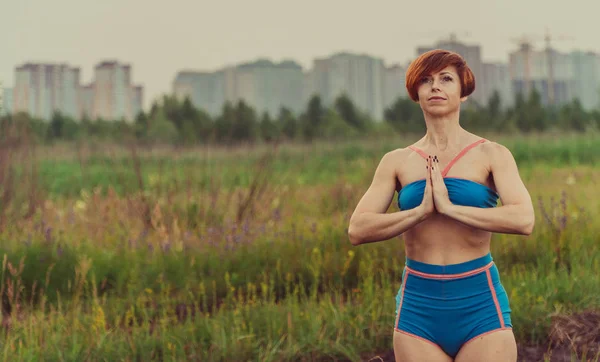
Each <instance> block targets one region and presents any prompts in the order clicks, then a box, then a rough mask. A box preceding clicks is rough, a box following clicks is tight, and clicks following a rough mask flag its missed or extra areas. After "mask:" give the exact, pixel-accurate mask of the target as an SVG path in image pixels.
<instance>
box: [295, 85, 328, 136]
mask: <svg viewBox="0 0 600 362" xmlns="http://www.w3.org/2000/svg"><path fill="white" fill-rule="evenodd" d="M300 119H301V127H302V135H303V136H304V139H305V140H306V141H312V140H313V139H314V138H315V136H316V135H317V134H318V133H319V131H320V130H321V127H322V125H323V122H324V121H325V107H323V104H322V103H321V97H319V96H318V95H313V96H312V97H311V98H310V100H309V101H308V106H307V109H306V113H304V114H303V115H302V117H301V118H300Z"/></svg>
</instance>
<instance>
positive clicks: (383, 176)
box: [348, 150, 433, 245]
mask: <svg viewBox="0 0 600 362" xmlns="http://www.w3.org/2000/svg"><path fill="white" fill-rule="evenodd" d="M395 152H399V150H397V151H392V152H388V153H386V154H385V155H384V156H383V157H382V159H381V161H380V163H379V166H377V170H376V171H375V175H374V177H373V181H372V182H371V186H369V189H368V190H367V192H366V193H365V194H364V195H363V197H362V198H361V200H360V202H359V203H358V205H357V206H356V209H355V210H354V213H353V214H352V217H351V218H350V225H349V227H348V236H349V238H350V242H351V243H352V245H360V244H366V243H372V242H377V241H382V240H388V239H391V238H393V237H395V236H398V235H400V234H402V233H403V232H405V231H406V230H407V229H410V228H411V227H413V226H414V225H416V224H418V223H420V222H421V221H423V220H425V219H426V218H427V217H428V216H429V215H430V214H431V213H432V212H433V199H431V197H430V198H429V199H430V201H431V207H426V205H423V204H421V205H420V206H418V207H416V208H414V209H411V210H402V211H397V212H393V213H387V210H388V208H389V206H390V203H391V201H392V197H393V196H394V191H395V189H396V179H397V176H396V171H395V170H396V165H397V164H398V161H397V160H398V155H397V154H395ZM429 186H430V185H429ZM430 188H431V186H430V187H429V191H430ZM426 191H427V190H426ZM430 192H431V191H430ZM428 209H430V210H431V211H427V210H428Z"/></svg>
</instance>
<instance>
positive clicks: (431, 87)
mask: <svg viewBox="0 0 600 362" xmlns="http://www.w3.org/2000/svg"><path fill="white" fill-rule="evenodd" d="M460 92H461V87H460V78H459V76H458V73H457V71H456V68H455V67H454V66H448V67H446V68H444V69H442V70H440V71H439V72H437V73H434V74H429V75H424V76H423V78H421V80H420V81H419V86H418V89H417V94H418V95H419V104H420V105H421V108H422V109H423V111H424V112H427V113H429V114H432V115H436V116H443V115H445V114H448V113H452V112H456V111H457V110H458V108H459V107H460V104H461V103H462V102H464V101H466V100H467V97H462V98H461V96H460Z"/></svg>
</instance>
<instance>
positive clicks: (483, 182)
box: [396, 136, 497, 265]
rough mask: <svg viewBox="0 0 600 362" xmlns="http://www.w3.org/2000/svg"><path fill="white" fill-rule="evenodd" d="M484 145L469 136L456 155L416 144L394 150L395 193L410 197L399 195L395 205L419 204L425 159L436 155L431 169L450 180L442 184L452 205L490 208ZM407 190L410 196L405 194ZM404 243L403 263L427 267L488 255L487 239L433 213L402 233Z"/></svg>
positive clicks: (491, 192)
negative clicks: (395, 160) (404, 260)
mask: <svg viewBox="0 0 600 362" xmlns="http://www.w3.org/2000/svg"><path fill="white" fill-rule="evenodd" d="M488 142H489V141H486V140H483V139H481V138H480V137H477V136H474V137H470V138H469V139H468V140H467V142H465V143H464V144H463V145H462V146H461V147H460V148H459V149H451V150H450V149H449V150H445V151H433V150H430V149H426V148H422V147H419V143H420V142H417V143H416V144H415V146H413V148H408V147H407V148H405V149H401V150H398V152H397V158H398V163H397V167H396V177H397V187H396V189H397V190H396V191H399V192H403V191H407V192H412V193H413V195H406V194H404V195H402V196H403V197H402V198H401V199H400V200H402V199H404V200H405V203H406V204H409V203H408V202H406V201H407V200H409V199H412V200H411V201H412V203H411V204H410V205H408V206H407V207H410V208H412V207H415V206H417V205H418V204H420V202H421V200H422V192H423V191H422V190H423V188H424V181H423V180H424V179H425V177H426V175H427V172H428V171H427V169H426V168H425V166H426V165H427V161H426V157H427V155H431V156H434V155H435V156H437V158H438V159H439V163H437V164H435V166H436V167H438V166H439V167H440V169H441V170H444V171H446V174H444V178H454V179H453V180H451V181H449V180H446V182H447V183H452V184H451V185H448V186H447V187H448V191H449V192H450V193H451V200H453V199H454V203H458V204H461V203H462V202H464V203H465V204H469V203H471V204H472V205H471V206H475V207H478V206H477V205H478V204H482V206H481V207H483V205H485V204H486V203H487V204H488V206H487V207H489V204H491V202H490V200H493V201H495V200H497V194H496V190H495V186H494V182H493V178H492V176H491V172H490V170H491V169H490V162H489V157H488V156H487V153H486V143H488ZM461 151H462V152H461ZM457 156H458V157H457ZM411 184H413V185H411ZM419 184H420V185H419ZM407 186H409V187H407ZM414 186H418V187H416V188H417V189H418V188H419V186H420V190H421V193H419V191H416V190H414V189H415V187H414ZM401 188H406V190H401ZM411 188H412V189H413V190H409V189H411ZM407 196H410V197H407ZM415 196H416V197H415ZM396 200H399V199H396ZM402 209H404V208H402ZM403 239H404V242H405V249H406V256H407V257H408V258H410V259H413V260H418V261H421V262H424V263H429V264H438V265H448V264H457V263H462V262H465V261H468V260H472V259H475V258H478V257H480V256H482V255H485V254H487V253H488V252H489V249H490V240H491V233H490V232H488V231H484V230H481V229H477V228H473V227H470V226H468V225H465V224H463V223H461V222H459V221H456V220H454V219H451V218H450V217H447V216H444V215H441V214H438V213H437V212H436V213H434V214H433V215H431V216H430V217H429V218H427V219H426V220H424V221H423V222H421V223H419V224H418V225H416V226H414V227H413V228H411V229H409V230H407V231H406V232H404V234H403Z"/></svg>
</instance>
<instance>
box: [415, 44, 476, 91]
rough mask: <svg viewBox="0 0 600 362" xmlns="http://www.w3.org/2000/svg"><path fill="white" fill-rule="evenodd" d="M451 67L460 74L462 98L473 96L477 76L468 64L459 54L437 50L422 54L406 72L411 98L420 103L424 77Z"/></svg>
mask: <svg viewBox="0 0 600 362" xmlns="http://www.w3.org/2000/svg"><path fill="white" fill-rule="evenodd" d="M449 66H454V67H455V68H456V71H457V72H458V76H459V78H460V89H461V90H460V96H461V98H462V97H466V96H469V95H471V93H473V91H474V90H475V76H474V75H473V72H472V71H471V68H469V66H468V65H467V62H465V60H464V59H463V57H461V56H460V55H459V54H457V53H454V52H451V51H448V50H443V49H435V50H430V51H428V52H426V53H423V54H421V55H420V56H419V57H418V58H417V59H415V60H414V61H413V62H412V63H411V64H410V66H409V67H408V69H407V70H406V90H407V91H408V95H409V96H410V98H411V99H412V100H413V101H415V102H418V101H419V94H418V92H417V90H418V89H419V84H420V82H419V81H420V80H421V79H422V78H423V77H424V76H427V75H429V74H432V73H437V72H439V71H441V70H442V69H444V68H446V67H449Z"/></svg>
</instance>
